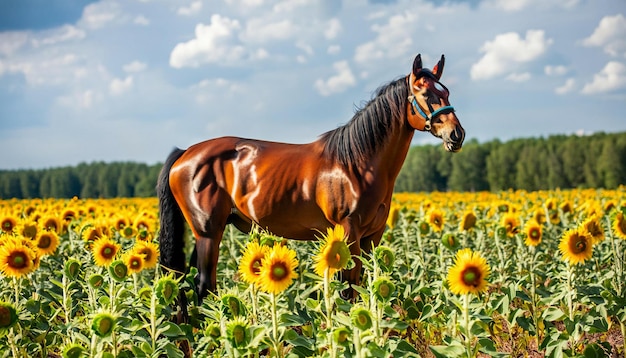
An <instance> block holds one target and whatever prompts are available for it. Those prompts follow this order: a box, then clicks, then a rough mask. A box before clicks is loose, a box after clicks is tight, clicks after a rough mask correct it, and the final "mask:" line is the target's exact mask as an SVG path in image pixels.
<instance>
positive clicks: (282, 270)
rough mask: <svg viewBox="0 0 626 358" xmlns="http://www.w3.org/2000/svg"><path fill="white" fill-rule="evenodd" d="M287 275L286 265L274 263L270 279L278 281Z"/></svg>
mask: <svg viewBox="0 0 626 358" xmlns="http://www.w3.org/2000/svg"><path fill="white" fill-rule="evenodd" d="M285 277H287V267H285V265H284V264H283V263H278V264H275V265H274V266H273V267H272V279H273V280H275V281H280V280H282V279H284V278H285Z"/></svg>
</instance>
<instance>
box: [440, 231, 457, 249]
mask: <svg viewBox="0 0 626 358" xmlns="http://www.w3.org/2000/svg"><path fill="white" fill-rule="evenodd" d="M441 243H443V246H445V247H446V248H448V249H449V250H456V249H458V248H459V246H460V245H461V244H460V242H459V240H458V239H457V237H456V235H454V234H451V233H447V234H445V235H443V237H442V238H441Z"/></svg>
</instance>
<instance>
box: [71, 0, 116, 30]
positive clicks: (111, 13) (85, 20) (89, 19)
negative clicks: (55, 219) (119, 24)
mask: <svg viewBox="0 0 626 358" xmlns="http://www.w3.org/2000/svg"><path fill="white" fill-rule="evenodd" d="M119 14H120V9H119V5H118V4H117V3H114V2H97V3H93V4H89V5H87V6H85V8H84V9H83V16H82V17H81V19H80V20H79V21H78V23H79V25H81V26H84V27H87V28H89V29H99V28H101V27H103V26H104V25H106V24H107V23H109V22H111V21H113V20H114V19H115V18H116V17H118V15H119Z"/></svg>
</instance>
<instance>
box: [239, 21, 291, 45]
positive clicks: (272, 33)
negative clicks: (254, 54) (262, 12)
mask: <svg viewBox="0 0 626 358" xmlns="http://www.w3.org/2000/svg"><path fill="white" fill-rule="evenodd" d="M296 33H297V32H296V31H295V26H294V24H293V23H292V22H291V20H289V19H283V20H280V21H277V22H268V21H267V20H266V19H263V18H258V19H251V20H250V21H248V23H247V25H246V31H245V34H244V35H243V38H244V39H245V40H246V41H248V42H254V43H267V42H271V41H274V40H285V39H288V38H291V37H293V36H294V35H295V34H296Z"/></svg>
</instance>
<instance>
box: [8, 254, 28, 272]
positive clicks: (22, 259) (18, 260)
mask: <svg viewBox="0 0 626 358" xmlns="http://www.w3.org/2000/svg"><path fill="white" fill-rule="evenodd" d="M26 260H27V257H26V254H25V253H23V252H15V253H13V254H11V256H9V260H8V264H9V266H11V267H12V268H14V269H21V268H24V267H26V265H27V262H26Z"/></svg>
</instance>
